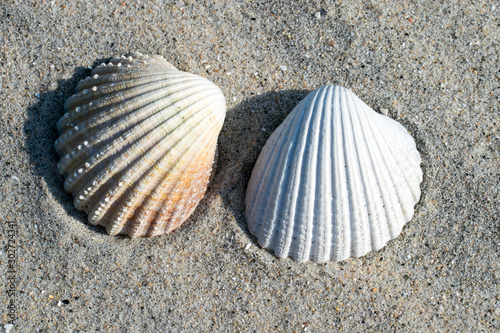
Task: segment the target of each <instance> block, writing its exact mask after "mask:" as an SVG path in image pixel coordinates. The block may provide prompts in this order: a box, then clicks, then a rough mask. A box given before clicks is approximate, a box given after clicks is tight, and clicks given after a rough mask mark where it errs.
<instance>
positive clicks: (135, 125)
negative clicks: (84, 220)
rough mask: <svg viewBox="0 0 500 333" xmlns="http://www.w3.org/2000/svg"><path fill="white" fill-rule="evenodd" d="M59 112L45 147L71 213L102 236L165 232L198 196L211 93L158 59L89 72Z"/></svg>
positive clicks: (208, 142)
mask: <svg viewBox="0 0 500 333" xmlns="http://www.w3.org/2000/svg"><path fill="white" fill-rule="evenodd" d="M76 91H77V92H76V94H75V95H73V96H71V97H70V98H69V99H68V100H67V101H66V103H65V106H64V108H65V111H66V113H65V114H64V116H63V117H61V119H59V121H58V123H57V127H58V130H59V133H60V136H59V138H58V139H57V141H56V143H55V148H56V151H57V152H58V153H59V155H60V156H61V161H60V162H59V164H58V170H59V172H60V173H61V174H62V175H63V176H64V177H65V182H64V188H65V190H66V191H67V192H71V193H72V194H73V196H74V198H75V199H74V205H75V207H76V208H78V209H80V210H83V211H85V212H86V213H87V214H88V218H89V221H90V222H91V223H92V224H98V225H102V226H104V227H106V229H107V232H108V233H109V234H112V235H114V234H127V235H129V236H130V237H136V236H155V235H161V234H165V233H169V232H171V231H172V230H174V229H175V228H177V227H178V226H180V225H181V224H182V223H183V222H184V221H185V220H186V219H187V218H188V217H189V215H191V213H192V212H193V211H194V209H195V208H196V206H197V205H198V202H199V201H200V200H201V198H202V197H203V195H204V193H205V191H206V189H207V186H208V182H209V178H210V174H211V172H212V164H213V162H214V154H215V149H216V143H217V137H218V135H219V132H220V130H221V128H222V124H223V122H224V117H225V113H226V106H225V100H224V96H223V94H222V92H221V90H220V89H219V88H218V87H217V86H216V85H215V84H213V83H212V82H210V81H209V80H207V79H205V78H202V77H200V76H198V75H194V74H190V73H186V72H182V71H179V70H177V69H176V68H175V67H174V66H173V65H171V64H170V63H168V62H167V61H166V60H165V59H163V58H162V57H161V56H148V55H143V54H140V53H132V54H130V55H127V56H123V57H120V58H113V59H111V61H110V62H109V63H108V64H104V63H103V64H101V65H99V66H97V67H96V68H95V69H94V70H93V71H92V73H91V76H90V77H88V78H86V79H85V80H82V81H80V83H78V85H77V88H76Z"/></svg>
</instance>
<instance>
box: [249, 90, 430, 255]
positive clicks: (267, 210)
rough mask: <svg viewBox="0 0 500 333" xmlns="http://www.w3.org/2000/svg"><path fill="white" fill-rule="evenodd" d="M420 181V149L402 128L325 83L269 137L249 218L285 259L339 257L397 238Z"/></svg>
mask: <svg viewBox="0 0 500 333" xmlns="http://www.w3.org/2000/svg"><path fill="white" fill-rule="evenodd" d="M421 181H422V171H421V169H420V155H419V153H418V151H417V149H416V146H415V142H414V140H413V138H412V137H411V136H410V135H409V134H408V132H407V131H406V130H405V129H404V128H403V126H401V125H400V124H399V123H397V122H396V121H394V120H392V119H390V118H388V117H386V116H384V115H381V114H379V113H377V112H375V111H373V110H372V109H371V108H370V107H369V106H367V105H366V104H365V103H363V102H362V101H361V100H360V99H359V98H358V97H357V96H355V95H354V94H353V93H352V92H351V91H350V90H348V89H345V88H342V87H338V86H325V87H322V88H319V89H317V90H315V91H313V92H311V93H310V94H309V95H307V96H306V97H305V99H304V100H302V101H301V102H300V103H299V104H298V105H297V106H296V107H295V108H294V109H293V111H292V112H291V113H290V114H289V115H288V117H287V118H286V119H285V121H284V122H283V123H282V124H281V125H280V126H279V127H278V128H277V129H276V131H275V132H274V133H273V134H272V135H271V137H270V138H269V139H268V141H267V142H266V144H265V146H264V148H263V150H262V152H261V154H260V155H259V157H258V159H257V163H256V165H255V167H254V169H253V172H252V176H251V178H250V181H249V184H248V188H247V194H246V202H245V203H246V212H245V216H246V219H247V222H248V226H249V229H250V232H251V233H252V234H253V235H255V236H256V237H257V239H258V242H259V244H260V245H261V246H262V247H264V248H268V249H270V250H273V251H274V253H275V255H276V256H278V257H287V256H290V257H292V258H293V259H294V260H296V261H299V262H304V261H308V260H313V261H315V262H324V261H327V260H330V259H333V260H336V261H341V260H344V259H346V258H348V257H351V256H354V257H360V256H363V255H365V254H366V253H367V252H369V251H371V250H378V249H380V248H382V247H383V246H384V245H385V244H386V243H387V242H388V241H389V240H391V239H393V238H395V237H397V236H398V235H399V234H400V232H401V230H402V228H403V226H404V225H405V223H406V222H407V221H409V220H410V219H411V217H412V216H413V213H414V206H415V204H416V203H417V202H418V200H419V197H420V183H421Z"/></svg>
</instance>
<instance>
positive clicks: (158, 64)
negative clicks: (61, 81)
mask: <svg viewBox="0 0 500 333" xmlns="http://www.w3.org/2000/svg"><path fill="white" fill-rule="evenodd" d="M142 68H146V69H147V70H146V71H150V72H151V71H153V72H155V71H157V70H158V71H161V72H162V73H165V74H168V73H172V74H174V73H182V74H175V75H181V76H182V77H186V79H187V80H195V81H198V82H203V84H205V86H207V87H210V89H212V90H213V92H212V93H211V94H212V97H210V99H209V100H207V102H210V101H212V102H210V103H212V104H210V108H209V109H207V110H210V109H212V111H209V114H211V115H209V116H208V118H204V116H203V114H206V111H203V113H202V114H200V115H198V116H196V118H193V120H194V119H199V120H196V122H197V123H199V124H202V123H201V122H200V121H204V122H206V124H205V125H204V126H203V129H204V132H205V133H206V134H205V136H207V135H209V137H207V138H205V139H203V138H204V136H198V135H196V137H198V139H197V140H202V141H203V140H204V142H203V145H201V146H200V147H202V146H207V147H208V146H213V147H212V148H213V149H212V148H209V149H208V150H207V151H206V152H205V153H203V154H204V155H205V156H206V158H204V159H203V160H205V159H206V160H207V161H209V163H208V162H207V163H201V162H197V163H195V164H193V166H194V167H195V168H198V167H197V165H200V167H199V168H200V170H205V171H204V172H203V175H202V178H200V181H197V184H199V185H195V187H193V190H194V191H195V192H193V193H192V194H190V195H189V196H190V198H191V197H193V195H194V197H193V198H195V199H194V201H191V199H182V200H181V202H183V201H184V200H186V201H187V203H186V205H187V206H186V207H188V206H189V208H187V211H188V213H186V214H184V212H177V213H176V212H175V210H174V213H172V214H173V215H171V216H175V221H177V222H175V223H176V224H177V225H176V226H175V227H173V228H170V227H169V225H168V224H167V225H165V230H166V232H159V233H153V234H150V235H148V234H134V233H129V232H128V229H130V228H128V229H127V231H125V232H124V229H123V228H122V229H121V230H120V229H116V228H115V227H113V226H112V225H111V223H108V222H106V223H108V224H106V223H103V222H102V221H100V220H97V221H94V220H93V219H92V218H91V214H92V213H91V212H90V211H88V208H87V209H86V208H85V207H82V208H81V210H84V211H86V212H87V214H88V216H89V221H90V222H91V223H92V224H99V225H102V226H104V227H106V229H107V231H108V233H110V234H123V233H126V234H128V235H129V236H130V237H136V236H155V235H160V234H164V233H169V232H172V231H173V230H175V229H176V228H177V227H178V226H180V225H182V223H183V222H184V221H185V220H187V219H188V218H189V216H190V215H191V214H192V212H193V211H194V210H195V208H196V206H197V205H198V203H199V201H200V200H201V199H202V197H203V195H204V193H205V192H206V190H207V187H208V183H209V180H210V177H211V176H213V174H214V172H213V170H212V167H213V165H214V154H215V150H216V143H217V137H218V135H219V133H220V130H221V129H222V125H223V122H224V117H225V113H226V103H225V98H224V95H223V93H222V91H221V89H220V88H219V87H218V86H217V85H215V84H214V83H213V82H211V81H210V80H208V79H207V78H204V77H201V76H198V75H196V74H192V73H188V72H183V71H179V70H178V69H177V68H175V66H173V65H172V64H170V63H169V62H167V61H166V60H165V59H164V58H163V57H162V56H157V55H144V54H141V53H138V52H132V53H129V54H126V55H123V56H121V57H115V58H112V59H111V60H110V61H109V62H108V63H107V64H106V63H103V64H101V65H99V66H97V67H96V68H94V69H93V70H92V73H91V75H90V76H89V77H88V78H87V79H85V80H82V81H81V82H80V83H81V84H83V85H84V86H85V85H86V86H89V87H92V89H90V90H88V92H86V93H87V94H89V96H90V97H91V98H90V99H89V100H88V101H86V103H87V102H89V101H90V105H92V103H94V104H97V103H95V100H94V97H92V94H93V93H94V92H96V91H98V89H99V87H98V86H94V85H92V82H91V81H92V80H97V79H98V78H99V79H100V78H101V77H102V75H104V76H114V75H121V74H119V73H140V72H141V71H142ZM148 68H149V69H148ZM101 74H102V75H101ZM137 75H139V76H140V74H134V75H132V79H133V78H134V77H137ZM168 75H170V74H168ZM87 82H88V83H87ZM80 83H79V84H80ZM131 84H132V85H133V83H131ZM111 86H113V85H111ZM202 87H203V85H201V86H200V88H194V89H195V91H196V89H198V90H199V89H205V88H202ZM113 89H115V88H113ZM133 89H135V88H133ZM83 90H84V88H82V89H81V90H80V91H79V90H78V89H77V93H76V94H74V95H73V96H71V97H70V98H68V100H67V101H66V103H65V109H66V114H65V115H63V117H61V119H60V120H59V122H58V123H60V122H61V121H65V118H68V115H69V114H71V113H74V112H79V111H78V110H77V109H81V107H80V106H78V105H77V106H75V105H72V106H69V104H68V103H70V101H71V100H72V99H74V98H77V97H78V96H79V94H80V95H81V94H82V91H83ZM113 91H116V89H115V90H112V91H111V93H112V94H114V95H116V94H117V93H120V91H118V92H117V93H115V92H113ZM181 102H182V101H181ZM77 104H78V101H77ZM181 104H182V105H184V104H185V103H184V102H182V103H181ZM205 104H206V103H205ZM200 106H201V104H200ZM93 107H94V108H97V109H96V110H100V109H99V108H100V106H99V105H98V106H93ZM141 108H142V106H139V107H138V109H137V110H139V109H141ZM174 110H175V109H172V112H174ZM179 110H183V109H179ZM93 112H94V111H93ZM95 112H107V111H106V109H102V111H95ZM132 112H133V113H135V112H136V111H135V110H133V111H132ZM159 112H161V110H160V111H159ZM175 112H177V111H175ZM186 115H187V116H188V118H186V119H188V120H189V121H191V120H190V119H191V118H192V117H191V116H190V115H188V114H186ZM75 119H76V121H75V124H76V125H75V124H71V123H69V124H68V125H69V127H68V126H67V125H66V127H64V128H63V130H62V131H60V136H59V138H58V139H57V140H56V144H55V146H56V148H57V146H58V145H59V144H62V145H63V146H64V145H67V144H71V145H73V147H77V145H78V147H77V149H75V150H73V152H72V153H71V154H74V152H77V151H80V149H83V150H85V149H86V147H87V146H90V145H87V144H83V141H82V143H81V144H78V143H79V142H68V143H65V142H62V143H61V138H63V135H64V134H66V133H68V132H71V131H75V130H80V129H79V128H78V125H79V124H80V123H79V122H78V119H79V118H78V117H77V118H75ZM183 119H184V118H183ZM166 121H167V122H169V121H170V120H166ZM183 126H184V125H183ZM58 127H59V126H58ZM200 128H201V127H200ZM209 130H210V131H211V132H207V131H209ZM180 135H182V133H181V134H180ZM186 135H188V136H186V137H185V138H186V139H185V140H188V138H189V137H190V136H192V135H195V133H192V134H189V133H187V134H186ZM84 137H85V136H84ZM85 142H87V141H85ZM188 146H192V148H193V149H192V151H193V153H195V154H197V153H196V151H198V150H199V148H198V145H187V141H186V147H188ZM80 147H82V148H80ZM56 150H57V149H56ZM58 153H60V151H58ZM67 156H68V158H72V156H73V155H67ZM82 156H85V155H82ZM193 156H194V155H193ZM63 157H64V156H63V155H61V158H63ZM184 159H185V158H184V157H182V158H181V159H180V161H181V162H179V163H184V162H182V161H183V160H184ZM194 160H196V158H194ZM200 163H201V164H200ZM86 164H89V163H86ZM77 169H78V168H77ZM79 172H80V171H78V170H77V171H75V174H78V173H79ZM71 174H72V172H70V173H69V174H68V176H69V175H71ZM200 175H201V174H200ZM113 177H114V176H113ZM65 178H66V177H65ZM110 179H111V178H110ZM67 180H68V178H66V181H67ZM94 183H95V181H94ZM188 183H190V182H188ZM188 183H186V184H188ZM113 186H114V185H113ZM84 189H85V187H84V188H83V189H81V187H79V186H77V188H76V189H75V190H73V191H71V192H72V193H73V195H74V196H75V195H76V193H78V192H81V193H82V196H83V195H85V192H86V190H85V191H84ZM111 190H112V191H111V193H113V191H115V190H114V189H112V188H111ZM99 191H101V190H99ZM186 193H187V192H186ZM106 198H107V197H106ZM78 199H79V198H78V197H76V196H75V203H76V201H77V200H78ZM168 200H170V199H167V201H168ZM113 205H114V204H113ZM96 207H97V208H98V207H99V205H98V206H96ZM77 208H78V207H77ZM78 209H80V208H78ZM147 211H148V210H146V212H147ZM169 228H170V229H169ZM133 229H134V228H133ZM134 230H135V229H134ZM140 230H142V229H140ZM146 231H147V228H146ZM153 231H154V232H156V231H155V230H153Z"/></svg>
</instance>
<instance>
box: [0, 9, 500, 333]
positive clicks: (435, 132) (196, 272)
mask: <svg viewBox="0 0 500 333" xmlns="http://www.w3.org/2000/svg"><path fill="white" fill-rule="evenodd" d="M498 7H500V6H498V2H497V1H473V2H470V1H427V0H418V1H411V2H402V1H359V0H353V1H291V0H279V1H266V2H261V1H213V2H212V1H191V0H186V1H155V2H149V1H140V2H139V1H136V2H133V1H76V0H69V1H21V0H2V2H1V3H0V74H1V75H0V112H1V118H0V146H1V148H0V149H1V155H0V189H1V190H0V220H1V222H2V227H3V229H2V233H1V234H0V244H1V248H0V249H1V251H0V286H1V288H2V289H3V290H1V292H0V306H1V308H0V318H1V324H2V325H4V324H8V322H9V320H10V318H9V309H8V307H7V306H8V305H9V304H15V311H14V314H15V317H16V318H15V320H14V321H13V327H11V326H9V325H7V326H3V327H4V328H5V329H11V332H38V331H39V332H48V331H52V332H54V331H67V332H154V331H165V332H167V331H172V332H174V331H175V332H209V331H212V332H240V331H248V332H273V331H276V332H303V331H308V332H333V331H347V332H366V331H405V332H408V331H423V332H429V331H432V332H435V331H450V332H458V331H462V332H464V331H471V330H474V331H478V332H479V331H481V332H492V331H498V330H500V286H499V281H500V260H499V250H500V245H499V243H500V222H499V219H500V214H499V212H500V208H499V207H500V205H499V204H500V195H499V182H500V133H499V130H498V128H499V125H500V115H499V96H500V84H499V76H498V73H499V68H500V66H499V65H500V61H499V54H500V47H499V36H500V28H499V17H500V14H499V13H500V8H498ZM131 51H139V52H142V53H148V54H160V55H163V56H164V57H165V58H166V59H167V60H168V61H170V62H171V63H172V64H174V65H175V66H176V67H178V68H179V69H181V70H184V71H188V72H192V73H195V74H198V75H201V76H203V77H206V78H208V79H210V80H212V81H213V82H215V83H216V84H217V85H218V86H219V87H220V88H221V89H222V91H223V92H224V95H225V96H226V100H227V107H228V111H227V116H226V121H225V123H224V127H223V129H222V132H221V135H220V138H219V157H220V158H219V166H218V169H217V173H216V175H215V178H214V181H213V183H212V185H211V187H210V188H209V190H208V192H207V194H206V197H205V198H204V199H203V200H202V202H201V203H200V205H199V206H198V208H197V209H196V211H195V213H194V214H193V215H192V216H191V218H190V219H189V220H188V221H187V222H186V223H185V224H184V225H183V226H182V227H181V228H180V229H178V230H176V231H175V232H174V233H172V234H170V235H166V236H162V237H155V238H152V239H133V240H131V239H129V238H127V237H121V236H120V237H112V236H108V235H107V234H106V233H105V232H104V229H103V228H101V227H95V226H91V225H89V223H88V222H87V217H86V215H85V214H84V213H82V212H79V211H77V210H76V209H75V208H74V207H73V204H72V197H71V195H69V194H67V193H66V192H65V191H64V189H63V185H62V181H63V179H62V177H61V176H60V175H58V173H57V170H56V165H57V162H58V160H59V157H58V155H57V154H56V152H55V150H54V148H53V144H54V141H55V139H56V138H57V130H56V125H55V124H56V121H57V119H58V118H59V117H60V116H61V115H62V114H63V113H64V111H63V104H64V101H65V100H66V99H67V98H68V97H69V96H71V95H72V94H73V93H74V92H75V87H76V83H77V82H78V81H79V80H80V79H83V78H85V77H86V76H87V75H89V73H90V68H91V67H94V66H96V65H98V64H100V63H101V62H102V61H106V60H108V59H110V58H111V57H113V56H120V55H122V54H125V53H128V52H131ZM326 84H339V85H342V86H345V87H347V88H349V89H351V90H352V91H353V92H354V93H355V94H356V95H358V96H359V97H360V98H361V99H362V100H363V101H365V102H366V103H367V104H368V105H370V106H371V107H372V108H373V109H375V110H377V111H378V110H380V109H387V110H388V112H389V116H390V117H392V118H393V119H395V120H397V121H399V122H400V123H401V124H402V125H403V126H405V127H406V128H407V129H408V131H409V132H410V133H411V134H412V135H413V137H414V138H415V141H416V143H417V148H418V150H419V151H420V153H421V156H422V169H423V171H424V180H423V183H422V186H421V188H422V197H421V199H420V202H419V203H418V204H417V205H416V212H415V215H414V217H413V218H412V220H411V221H410V222H409V223H408V224H407V225H406V226H405V228H404V229H403V232H402V233H401V235H400V236H399V237H398V238H397V239H395V240H393V241H391V242H389V243H388V245H387V246H386V247H385V248H383V249H382V250H380V251H377V252H373V253H370V254H368V255H367V256H365V257H363V258H351V259H348V260H346V261H343V262H340V263H338V262H333V261H331V262H328V263H324V264H315V263H305V264H298V263H295V262H293V261H292V260H290V259H281V260H280V259H277V258H275V257H274V256H273V255H272V254H271V253H270V252H268V251H267V250H264V249H262V248H260V247H259V246H258V244H257V243H256V239H255V238H254V237H253V236H251V235H250V234H249V231H248V229H247V227H246V222H245V218H244V196H245V189H246V185H247V182H248V179H249V177H250V173H251V170H252V168H253V165H254V163H255V161H256V159H257V156H258V154H259V152H260V150H261V149H262V147H263V145H264V143H265V142H266V140H267V138H268V137H269V136H270V134H271V133H272V131H273V130H274V129H275V128H276V127H277V126H278V125H279V124H280V123H281V121H283V119H284V118H285V117H286V115H287V114H288V113H289V112H290V111H291V110H292V108H293V107H294V106H295V105H296V104H297V102H298V101H299V100H300V99H302V98H303V97H304V96H305V95H306V94H307V93H308V92H310V91H312V90H313V89H315V88H318V87H320V86H323V85H326ZM8 222H10V223H8ZM9 230H10V231H9ZM11 230H15V231H14V232H15V235H14V239H15V242H16V243H15V245H16V253H15V263H14V264H13V266H14V267H15V273H12V272H9V261H8V260H9V258H8V254H9V251H8V250H9V248H8V247H7V244H8V242H9V237H8V235H9V234H10V233H12V232H13V231H11ZM247 244H250V245H249V248H248V249H246V250H245V248H247ZM13 274H14V277H15V278H16V280H15V292H14V294H13V296H12V294H11V295H9V293H7V291H8V289H9V288H10V286H11V282H12V280H9V279H10V278H11V277H12V275H13ZM12 302H13V303H12Z"/></svg>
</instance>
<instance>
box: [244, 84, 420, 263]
mask: <svg viewBox="0 0 500 333" xmlns="http://www.w3.org/2000/svg"><path fill="white" fill-rule="evenodd" d="M329 87H333V88H337V89H339V90H340V91H341V92H342V93H344V94H348V95H351V96H354V97H353V98H355V99H356V100H358V101H359V102H361V103H362V104H361V105H362V106H363V108H365V109H367V110H369V111H370V116H374V115H376V116H378V117H380V118H384V121H388V122H389V123H391V126H394V127H396V128H398V129H399V130H401V131H403V132H405V133H406V135H407V137H408V138H409V142H410V145H411V147H412V149H413V150H414V151H415V152H416V154H415V155H413V158H414V159H415V162H418V168H416V170H418V171H417V174H416V175H415V176H416V178H417V179H418V186H417V189H416V192H417V193H416V197H415V199H414V200H413V202H412V203H411V208H410V207H408V209H407V210H408V211H407V212H406V214H405V215H409V217H408V218H406V217H405V221H404V223H402V225H401V227H400V228H399V230H395V231H397V232H395V233H393V235H392V236H394V237H390V238H389V239H385V240H383V241H382V243H379V244H378V245H377V246H374V247H372V248H369V249H366V250H365V251H361V252H358V253H355V254H352V253H349V254H347V255H342V256H339V257H337V258H334V255H330V256H329V257H328V258H324V257H323V258H312V256H310V257H308V258H300V257H296V256H295V254H294V253H293V252H285V253H280V252H279V251H278V247H276V246H275V245H274V244H273V241H271V242H270V243H269V242H268V241H266V240H265V239H263V238H262V237H261V234H260V233H259V232H257V230H256V229H255V228H260V227H261V226H262V223H261V224H260V227H259V226H258V225H257V224H256V223H255V222H254V221H252V216H251V215H252V214H253V213H252V210H255V209H258V208H255V207H253V204H252V203H250V200H252V199H253V198H252V195H253V193H251V191H252V190H253V189H252V186H253V185H252V184H253V183H254V182H256V181H255V177H261V176H262V172H259V173H258V176H254V174H257V173H256V170H258V169H260V168H262V165H261V164H262V163H264V162H263V161H262V160H261V156H263V155H264V154H265V152H267V150H269V149H271V148H266V146H269V145H270V144H272V143H276V142H275V141H276V140H278V139H277V138H276V137H277V136H278V134H280V133H281V131H283V130H284V128H286V127H287V126H289V125H290V124H289V122H290V120H289V119H288V118H292V117H294V113H295V112H296V110H297V109H298V108H300V107H301V106H302V105H303V104H304V103H306V102H307V101H309V99H310V98H311V96H314V94H318V93H319V92H320V91H321V90H324V89H327V88H329ZM420 164H421V156H420V153H419V152H418V150H417V149H416V144H415V141H414V139H413V138H412V137H411V135H410V134H409V133H408V131H406V129H405V128H404V127H403V126H402V125H401V124H400V123H398V122H397V121H395V120H394V119H392V118H390V117H386V116H384V115H381V114H380V113H377V112H375V111H374V110H373V109H371V108H370V107H369V106H368V105H366V104H365V103H364V102H363V101H361V99H359V98H358V97H357V96H356V95H355V94H354V93H352V92H351V91H350V90H349V89H346V88H343V87H337V86H324V87H321V88H318V89H315V90H314V91H312V92H311V93H309V94H308V95H307V96H306V97H305V98H304V99H303V100H302V101H301V102H299V103H298V105H297V106H296V107H295V108H294V109H293V110H292V111H291V112H290V114H289V115H288V116H287V118H286V119H285V120H284V121H283V123H282V124H280V125H279V126H278V128H277V129H276V130H275V132H274V133H273V134H272V135H271V136H270V138H269V139H268V140H267V142H266V144H265V145H264V147H263V149H262V151H261V154H260V155H259V158H258V159H257V162H256V164H255V167H254V170H253V171H252V175H251V177H250V180H249V182H248V188H247V193H246V197H245V206H246V211H245V218H246V220H247V223H248V226H249V230H250V232H251V233H252V234H253V235H254V236H256V237H257V240H258V243H259V245H260V246H262V247H264V248H267V249H269V250H271V251H272V252H274V254H275V255H276V256H277V257H279V258H285V257H292V259H294V260H295V261H298V262H306V261H308V260H312V261H315V262H318V263H320V262H326V261H329V260H332V259H333V260H336V261H342V260H345V259H347V258H349V257H361V256H364V255H366V254H367V253H368V252H371V251H378V250H380V249H381V248H383V247H384V246H385V245H386V244H387V243H388V242H389V241H390V240H392V239H394V238H396V237H397V236H399V235H400V233H401V231H402V228H403V227H404V225H405V224H406V223H407V222H408V221H409V220H410V219H411V218H412V217H413V215H414V211H415V205H416V204H417V203H418V201H419V198H420V194H421V192H420V184H421V182H422V178H423V174H422V170H421V167H420ZM255 186H257V185H255ZM249 206H252V207H249ZM260 209H261V210H262V209H265V208H262V207H261V208H260ZM260 216H261V217H262V215H260ZM254 219H255V217H254ZM264 223H265V222H264ZM281 223H283V222H281Z"/></svg>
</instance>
